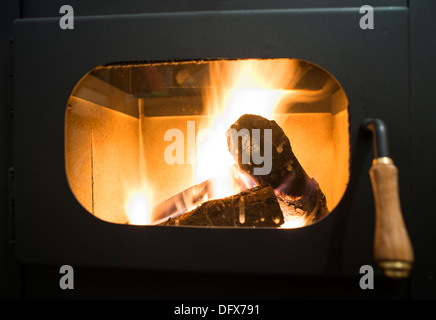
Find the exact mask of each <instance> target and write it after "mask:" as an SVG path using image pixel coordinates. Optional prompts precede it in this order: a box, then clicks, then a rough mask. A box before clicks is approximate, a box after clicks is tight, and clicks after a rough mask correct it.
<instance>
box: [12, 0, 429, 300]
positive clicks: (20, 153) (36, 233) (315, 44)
mask: <svg viewBox="0 0 436 320" xmlns="http://www.w3.org/2000/svg"><path fill="white" fill-rule="evenodd" d="M364 4H366V3H362V4H361V5H364ZM73 7H74V5H73ZM79 8H80V7H79ZM359 8H360V3H359V5H355V6H353V7H341V5H339V6H338V5H333V6H331V7H329V8H325V7H324V8H319V7H318V6H316V5H313V6H309V7H308V8H298V6H297V7H295V6H292V5H289V7H286V8H280V9H271V8H256V7H255V8H254V9H253V10H246V8H242V9H243V10H241V8H236V9H235V10H231V9H233V8H227V9H228V10H223V11H219V10H209V11H206V10H204V11H186V12H156V13H138V14H125V15H116V14H111V15H104V16H97V15H93V16H85V15H84V16H80V12H79V10H76V14H77V16H76V17H75V21H74V29H73V30H62V29H61V28H60V27H59V19H60V16H61V15H59V17H49V18H41V19H19V20H16V22H15V24H14V34H13V61H14V63H13V79H14V82H13V92H14V93H13V113H14V116H13V128H14V131H13V141H14V144H13V149H14V161H13V167H14V172H15V174H14V181H13V184H14V204H15V205H14V209H13V215H14V240H15V249H14V252H15V257H16V259H17V260H18V261H19V262H20V263H21V264H22V265H23V266H34V265H47V266H49V267H47V268H48V269H41V267H34V268H32V267H29V268H28V269H27V270H30V271H29V273H28V274H29V276H28V278H27V280H28V281H29V283H33V286H32V285H29V288H33V289H29V290H28V291H27V293H28V295H29V296H31V295H32V293H33V294H35V295H37V290H35V289H34V288H35V287H36V284H35V283H38V281H35V280H29V278H31V276H30V275H31V274H32V272H33V273H34V274H40V275H41V274H47V273H48V271H47V270H54V269H56V268H58V267H59V266H61V265H65V264H68V265H72V266H75V267H77V268H85V269H84V270H89V269H87V268H91V270H106V269H93V268H101V267H103V268H113V269H118V270H136V271H134V272H136V273H139V274H144V273H147V272H148V274H153V272H154V273H156V274H162V273H164V274H165V275H164V276H162V277H163V278H167V277H168V274H173V273H174V274H180V273H181V272H188V275H189V274H191V275H192V273H195V272H199V273H200V274H205V276H204V279H208V278H209V279H210V277H213V276H212V275H213V274H215V275H221V276H220V277H221V278H220V279H231V278H232V277H234V276H231V274H236V275H238V274H239V275H243V277H249V276H250V275H253V277H254V278H255V277H259V278H261V279H265V277H270V279H271V281H272V282H276V281H277V278H279V279H280V277H284V278H285V279H288V280H286V281H288V282H287V283H288V285H289V283H291V282H292V280H290V279H300V280H297V281H294V282H293V283H294V284H295V283H298V285H297V286H300V287H304V286H305V284H304V283H303V282H302V280H301V279H320V278H322V279H342V280H338V281H339V282H337V283H340V282H341V281H343V279H353V281H354V282H353V285H355V286H356V288H358V286H359V284H358V278H359V277H360V274H359V269H360V267H361V266H363V265H373V266H374V267H375V264H374V258H373V233H374V202H373V197H372V193H371V186H370V180H369V177H368V168H369V166H370V163H371V159H372V156H373V155H372V140H371V138H368V136H365V135H364V134H362V132H361V128H360V126H361V124H362V122H363V121H364V120H365V119H366V118H380V119H383V121H384V122H385V123H386V125H387V127H388V128H389V138H390V150H391V155H392V157H393V159H394V160H395V161H396V164H397V166H398V168H399V169H400V192H401V199H402V206H403V212H404V219H405V221H406V225H407V226H408V227H410V226H411V224H412V219H413V216H414V215H415V213H414V212H413V214H412V211H413V208H412V200H411V197H412V196H413V193H412V191H411V184H410V181H415V180H414V177H413V176H412V172H411V171H410V170H409V168H410V167H411V166H412V160H411V155H412V151H413V150H412V149H413V148H411V145H413V142H414V138H413V137H412V130H413V128H414V127H413V126H411V110H412V109H411V105H410V102H411V99H412V96H411V92H410V89H411V85H410V77H411V73H410V69H409V68H410V61H411V55H410V50H411V49H410V45H411V44H410V37H411V33H410V30H409V26H410V21H409V19H410V17H409V15H410V12H409V11H410V8H409V7H407V4H406V3H405V1H396V2H395V4H394V5H393V6H391V5H389V6H375V5H374V10H375V28H374V29H372V30H368V29H367V30H363V29H361V28H360V26H359V21H360V19H361V17H362V14H361V13H360V12H359ZM143 12H144V11H143ZM221 58H225V59H243V58H244V59H245V58H297V59H302V60H307V61H310V62H312V63H314V64H317V65H319V66H321V67H322V68H324V69H325V70H327V71H328V72H329V73H331V74H332V75H333V76H334V77H335V78H336V79H337V80H338V81H339V83H340V84H341V85H342V87H343V88H344V91H345V93H346V95H347V98H348V101H349V113H350V122H349V123H350V127H349V130H350V137H351V140H350V148H351V149H350V155H351V157H350V180H349V184H348V187H347V190H346V193H345V195H344V197H343V199H342V200H341V202H340V203H339V205H338V206H337V207H336V208H335V209H334V211H333V212H332V213H331V214H330V215H329V216H327V217H326V218H325V219H324V220H322V221H321V222H319V223H316V224H314V225H311V226H308V227H304V228H301V229H290V230H279V229H231V228H224V229H215V228H213V229H211V228H184V227H183V228H177V227H171V228H168V227H153V226H132V225H117V224H111V223H107V222H104V221H101V220H99V219H97V218H95V217H93V216H92V215H90V214H89V213H88V212H86V210H85V209H84V208H83V207H82V206H81V205H80V204H79V203H78V202H77V200H76V199H75V197H74V195H73V194H72V192H71V190H70V189H69V185H68V181H67V178H66V175H65V159H64V117H65V107H66V104H67V100H68V97H69V95H70V94H71V91H72V90H73V89H74V87H75V85H76V84H77V82H78V81H79V80H80V79H81V77H82V76H83V75H84V74H86V73H87V72H88V71H90V70H91V69H93V68H94V67H97V66H100V65H103V64H106V63H111V62H120V61H151V62H153V61H172V60H197V59H221ZM413 236H414V233H413V232H412V242H414V237H413ZM180 244H182V245H183V248H184V249H183V250H179V249H178V246H179V245H180ZM433 261H434V259H433ZM50 268H51V269H50ZM41 270H44V271H41ZM98 272H99V271H97V273H98ZM117 272H120V271H117ZM125 272H126V273H128V272H129V271H125ZM103 273H104V272H103ZM103 273H101V274H103ZM82 274H86V271H83V273H82ZM226 274H227V275H228V276H226ZM56 277H58V274H56V275H53V278H56ZM77 277H79V274H78V275H77ZM92 277H93V276H90V275H89V274H88V280H87V281H88V286H90V285H89V283H92V282H91V280H90V278H92ZM138 277H139V278H140V277H141V276H140V275H138ZM191 277H192V276H191ZM226 277H228V278H226ZM299 277H303V278H299ZM307 277H309V278H307ZM107 278H108V279H109V278H110V275H107ZM196 279H197V281H198V278H196ZM356 279H357V280H356ZM78 281H79V280H78ZM108 281H109V280H108ZM232 281H235V279H234V278H233V280H232ZM325 281H327V280H320V282H318V283H324V286H325V283H326V282H325ZM380 281H384V280H380ZM266 282H267V281H266V280H262V284H263V285H264V286H265V287H267V288H269V289H271V288H272V285H271V284H266ZM327 282H328V281H327ZM194 283H195V281H194ZM311 283H312V282H311ZM313 283H315V282H313ZM334 283H335V281H334V280H332V281H331V286H334ZM383 283H384V288H385V291H384V292H387V293H388V294H389V295H390V296H399V297H407V296H408V295H409V294H410V291H409V287H408V282H407V281H406V282H404V281H403V282H400V285H399V284H398V283H390V282H388V283H387V284H386V283H385V282H383ZM276 284H277V285H278V286H279V285H280V284H278V283H276ZM173 285H174V282H173ZM197 286H198V283H197ZM103 287H104V286H103ZM306 289H307V288H306ZM32 290H33V291H32ZM102 290H107V289H102ZM154 290H156V288H154ZM179 290H181V289H179ZM359 290H360V289H359ZM359 290H357V291H359ZM53 292H56V291H55V290H54V291H52V292H51V293H49V295H50V294H53ZM162 292H163V291H162ZM306 292H307V291H306ZM323 292H324V293H326V292H328V290H327V291H323ZM360 293H361V291H359V294H360ZM62 294H64V293H62ZM159 295H160V296H161V297H162V296H165V294H163V293H158V294H157V296H159ZM167 295H168V296H171V294H170V293H168V294H167ZM141 296H147V297H152V296H153V294H152V293H151V292H149V293H144V292H142V294H141ZM180 296H182V297H183V296H184V295H183V294H180ZM194 296H195V295H194ZM259 296H262V295H259ZM308 296H309V295H308ZM344 296H345V294H344ZM221 297H222V296H221Z"/></svg>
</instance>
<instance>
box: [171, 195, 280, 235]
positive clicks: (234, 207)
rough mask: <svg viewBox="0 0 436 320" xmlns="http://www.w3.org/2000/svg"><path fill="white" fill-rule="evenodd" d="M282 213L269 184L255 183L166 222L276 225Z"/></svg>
mask: <svg viewBox="0 0 436 320" xmlns="http://www.w3.org/2000/svg"><path fill="white" fill-rule="evenodd" d="M283 223H284V218H283V213H282V211H281V209H280V206H279V203H278V201H277V198H276V195H275V193H274V189H273V188H272V187H271V186H264V187H254V188H252V189H248V190H245V191H243V192H240V193H238V194H235V195H233V196H230V197H227V198H223V199H217V200H210V201H207V202H205V203H203V204H202V205H201V206H199V207H198V208H196V209H194V210H192V211H190V212H187V213H185V214H183V215H181V216H179V217H177V218H174V219H170V220H168V221H167V222H166V223H163V225H167V226H220V227H278V226H280V225H282V224H283Z"/></svg>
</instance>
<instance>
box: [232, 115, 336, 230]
mask: <svg viewBox="0 0 436 320" xmlns="http://www.w3.org/2000/svg"><path fill="white" fill-rule="evenodd" d="M256 131H257V133H258V134H257V135H255V134H254V133H255V132H256ZM268 131H269V133H268V134H267V132H268ZM227 143H228V146H229V151H230V153H231V154H232V156H233V157H234V159H235V161H236V162H237V163H238V165H239V167H240V168H241V170H242V171H244V172H245V173H247V174H248V175H250V176H251V177H252V179H253V180H254V181H256V183H257V184H258V185H260V186H268V185H270V186H272V187H273V188H274V191H275V193H276V195H277V198H278V200H279V203H280V206H281V208H282V210H283V213H284V214H290V215H295V214H298V215H305V216H306V218H307V219H309V220H312V221H311V222H314V221H316V220H319V219H320V218H322V217H323V216H325V215H326V214H328V209H327V205H326V198H325V196H324V194H323V192H322V191H321V188H320V187H319V184H318V183H317V182H316V181H315V179H311V178H310V177H309V176H308V175H307V173H306V172H305V171H304V169H303V167H302V166H301V164H300V162H299V161H298V159H297V158H296V157H295V155H294V153H293V151H292V147H291V143H290V141H289V139H288V137H287V136H286V134H285V133H284V132H283V130H282V128H281V127H280V126H279V125H278V124H277V123H276V122H275V121H274V120H271V121H270V120H267V119H265V118H263V117H261V116H258V115H249V114H246V115H243V116H242V117H240V118H239V119H238V120H237V121H236V122H235V123H234V124H233V125H231V127H230V128H229V130H228V131H227ZM262 150H264V151H263V153H264V154H263V159H264V162H263V163H259V161H257V162H256V161H253V160H254V159H255V156H256V157H257V158H259V152H260V151H262ZM267 150H270V154H267V152H266V151H267ZM267 157H270V159H268V158H267ZM247 159H248V161H247ZM268 161H269V165H270V168H267V169H270V170H269V171H267V173H266V174H265V170H259V168H262V166H265V165H266V164H267V163H268ZM259 171H260V172H261V174H258V173H256V172H259Z"/></svg>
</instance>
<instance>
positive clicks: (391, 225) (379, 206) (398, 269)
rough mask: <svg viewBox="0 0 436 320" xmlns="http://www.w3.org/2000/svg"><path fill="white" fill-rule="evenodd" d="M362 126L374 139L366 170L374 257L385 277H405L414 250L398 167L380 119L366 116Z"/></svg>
mask: <svg viewBox="0 0 436 320" xmlns="http://www.w3.org/2000/svg"><path fill="white" fill-rule="evenodd" d="M362 128H363V129H364V131H366V132H372V136H373V143H374V160H373V163H372V166H371V168H370V170H369V175H370V178H371V184H372V190H373V194H374V202H375V215H376V219H375V232H374V258H375V260H376V262H377V264H378V266H379V267H380V268H381V269H382V270H383V272H384V274H385V275H386V276H387V277H390V278H400V279H401V278H407V277H409V275H410V272H411V270H412V265H413V261H414V254H413V248H412V244H411V241H410V238H409V235H408V232H407V229H406V225H405V224H404V220H403V215H402V212H401V204H400V197H399V186H398V169H397V167H396V166H395V164H394V162H393V160H392V159H391V158H390V156H389V148H388V140H387V128H386V126H385V124H384V123H383V121H382V120H380V119H368V120H366V121H365V122H364V123H363V125H362Z"/></svg>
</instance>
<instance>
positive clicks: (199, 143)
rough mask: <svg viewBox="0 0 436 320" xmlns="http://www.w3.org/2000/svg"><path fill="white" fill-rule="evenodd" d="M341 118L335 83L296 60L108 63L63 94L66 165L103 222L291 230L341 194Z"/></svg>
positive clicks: (81, 197) (345, 164)
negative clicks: (67, 93)
mask: <svg viewBox="0 0 436 320" xmlns="http://www.w3.org/2000/svg"><path fill="white" fill-rule="evenodd" d="M348 127H349V123H348V101H347V98H346V95H345V93H344V91H343V89H342V87H341V86H340V84H339V83H338V82H337V81H336V80H335V79H334V78H333V77H332V76H331V75H330V74H329V73H328V72H327V71H325V70H323V69H322V68H320V67H318V66H316V65H314V64H312V63H309V62H306V61H302V60H296V59H247V60H214V61H183V62H165V63H146V62H144V63H115V64H109V65H104V66H100V67H97V68H95V69H93V70H91V71H90V72H89V73H88V74H86V75H85V76H84V77H83V78H82V79H81V80H80V81H79V82H78V84H77V85H76V87H75V88H74V90H73V92H72V93H71V96H70V98H69V101H68V105H67V108H66V113H65V166H66V173H67V177H68V181H69V184H70V187H71V190H72V192H73V193H74V195H75V197H76V198H77V200H78V201H79V202H80V203H81V204H82V206H83V207H84V208H85V209H86V210H87V211H89V212H90V213H91V214H93V215H95V216H96V217H98V218H100V219H102V220H104V221H107V222H112V223H118V224H137V225H159V226H207V227H211V226H213V227H221V226H222V227H274V228H276V227H277V228H295V227H302V226H305V225H309V224H311V223H314V222H317V221H319V220H322V218H323V217H325V216H326V215H327V214H329V213H330V212H331V211H332V210H333V209H334V208H335V206H336V205H337V204H338V202H339V201H340V199H341V198H342V196H343V194H344V192H345V189H346V186H347V183H348V179H349V129H348Z"/></svg>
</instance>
